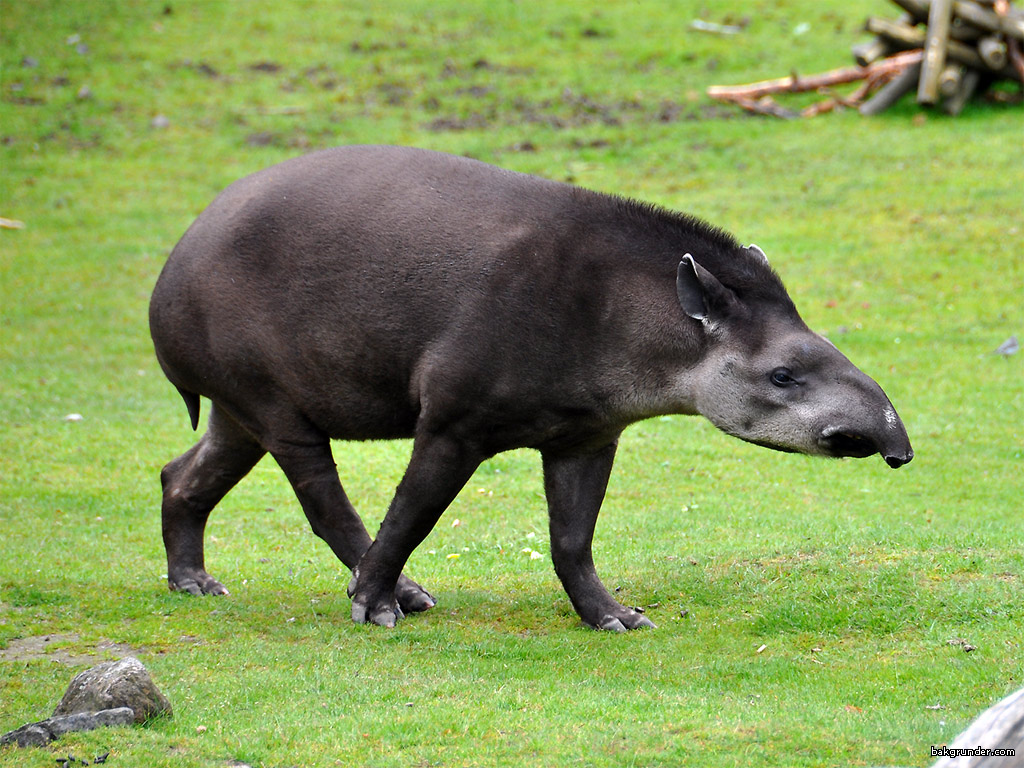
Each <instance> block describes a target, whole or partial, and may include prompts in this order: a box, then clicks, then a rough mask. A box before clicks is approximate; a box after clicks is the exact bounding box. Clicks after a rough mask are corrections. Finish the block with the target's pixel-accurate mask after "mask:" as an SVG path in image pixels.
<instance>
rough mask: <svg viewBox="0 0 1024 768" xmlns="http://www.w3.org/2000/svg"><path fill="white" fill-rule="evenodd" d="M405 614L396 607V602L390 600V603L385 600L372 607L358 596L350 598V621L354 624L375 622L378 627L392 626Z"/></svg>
mask: <svg viewBox="0 0 1024 768" xmlns="http://www.w3.org/2000/svg"><path fill="white" fill-rule="evenodd" d="M404 618H405V614H404V613H402V609H401V608H399V607H398V602H397V601H395V600H392V601H391V602H390V604H388V603H387V602H386V601H385V602H384V603H378V604H377V605H375V606H373V607H372V608H371V607H370V606H368V605H367V604H366V603H364V602H363V601H362V600H360V599H359V598H354V599H353V600H352V621H354V622H355V623H356V624H367V623H369V624H376V625H377V626H378V627H394V626H395V625H396V624H398V622H399V620H400V619H404Z"/></svg>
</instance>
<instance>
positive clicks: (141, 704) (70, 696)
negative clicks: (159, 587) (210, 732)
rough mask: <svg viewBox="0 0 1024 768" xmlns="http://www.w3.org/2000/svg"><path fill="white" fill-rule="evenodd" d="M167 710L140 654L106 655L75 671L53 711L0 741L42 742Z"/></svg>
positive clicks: (141, 720)
mask: <svg viewBox="0 0 1024 768" xmlns="http://www.w3.org/2000/svg"><path fill="white" fill-rule="evenodd" d="M157 715H167V716H168V717H170V715H171V703H170V702H169V701H168V700H167V697H166V696H164V695H163V694H162V693H161V692H160V690H159V689H158V688H157V687H156V684H155V683H154V682H153V679H152V678H151V677H150V676H149V672H148V671H147V670H146V668H145V667H144V666H143V665H142V662H141V661H139V660H138V659H136V658H134V657H132V656H128V657H126V658H123V659H120V660H118V661H107V662H104V663H102V664H98V665H96V666H95V667H92V668H91V669H87V670H85V671H84V672H81V673H80V674H78V675H77V676H76V677H75V679H74V680H72V681H71V685H69V686H68V690H67V692H66V693H65V694H64V698H63V699H61V701H60V704H58V705H57V709H56V710H54V713H53V716H52V717H50V718H47V719H46V720H40V721H39V722H37V723H29V724H28V725H23V726H22V727H21V728H18V729H16V730H13V731H10V732H9V733H5V734H4V735H3V736H0V746H3V745H6V744H17V745H18V746H19V747H31V746H44V745H46V744H49V743H50V742H51V741H53V740H54V739H59V738H60V737H61V736H63V735H64V734H65V733H68V732H70V731H91V730H94V729H96V728H103V727H106V726H112V725H131V724H133V723H144V722H146V721H147V720H149V719H150V718H152V717H156V716H157Z"/></svg>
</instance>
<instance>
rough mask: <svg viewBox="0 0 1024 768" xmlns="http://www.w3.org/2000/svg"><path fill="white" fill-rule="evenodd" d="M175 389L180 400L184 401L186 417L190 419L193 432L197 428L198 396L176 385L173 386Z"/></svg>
mask: <svg viewBox="0 0 1024 768" xmlns="http://www.w3.org/2000/svg"><path fill="white" fill-rule="evenodd" d="M175 389H177V390H178V394H180V395H181V399H182V400H184V401H185V407H186V408H188V417H189V418H190V419H192V431H193V432H194V431H195V430H197V429H198V428H199V395H197V394H196V393H195V392H188V391H186V390H184V389H182V388H181V387H179V386H177V385H175Z"/></svg>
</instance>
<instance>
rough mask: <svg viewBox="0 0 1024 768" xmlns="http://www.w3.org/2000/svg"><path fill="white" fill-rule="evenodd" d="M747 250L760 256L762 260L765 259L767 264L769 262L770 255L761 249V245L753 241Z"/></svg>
mask: <svg viewBox="0 0 1024 768" xmlns="http://www.w3.org/2000/svg"><path fill="white" fill-rule="evenodd" d="M747 250H748V251H750V252H751V253H753V254H754V255H755V256H758V257H760V259H761V261H763V262H764V263H765V264H767V263H768V257H767V256H766V255H765V253H764V251H762V250H761V247H760V246H759V245H754V243H751V244H750V245H748V246H747Z"/></svg>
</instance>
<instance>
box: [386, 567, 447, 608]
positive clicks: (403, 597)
mask: <svg viewBox="0 0 1024 768" xmlns="http://www.w3.org/2000/svg"><path fill="white" fill-rule="evenodd" d="M395 597H397V598H398V605H399V606H400V607H401V609H402V610H403V611H405V612H406V613H419V612H420V611H428V610H430V609H431V608H433V607H434V606H435V605H437V600H435V599H434V596H433V595H431V594H430V593H429V592H427V590H425V589H424V588H423V587H421V586H420V585H419V584H417V583H416V582H415V581H413V580H412V579H410V578H408V577H407V576H405V575H404V574H403V575H402V576H399V577H398V585H397V586H396V587H395Z"/></svg>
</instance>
